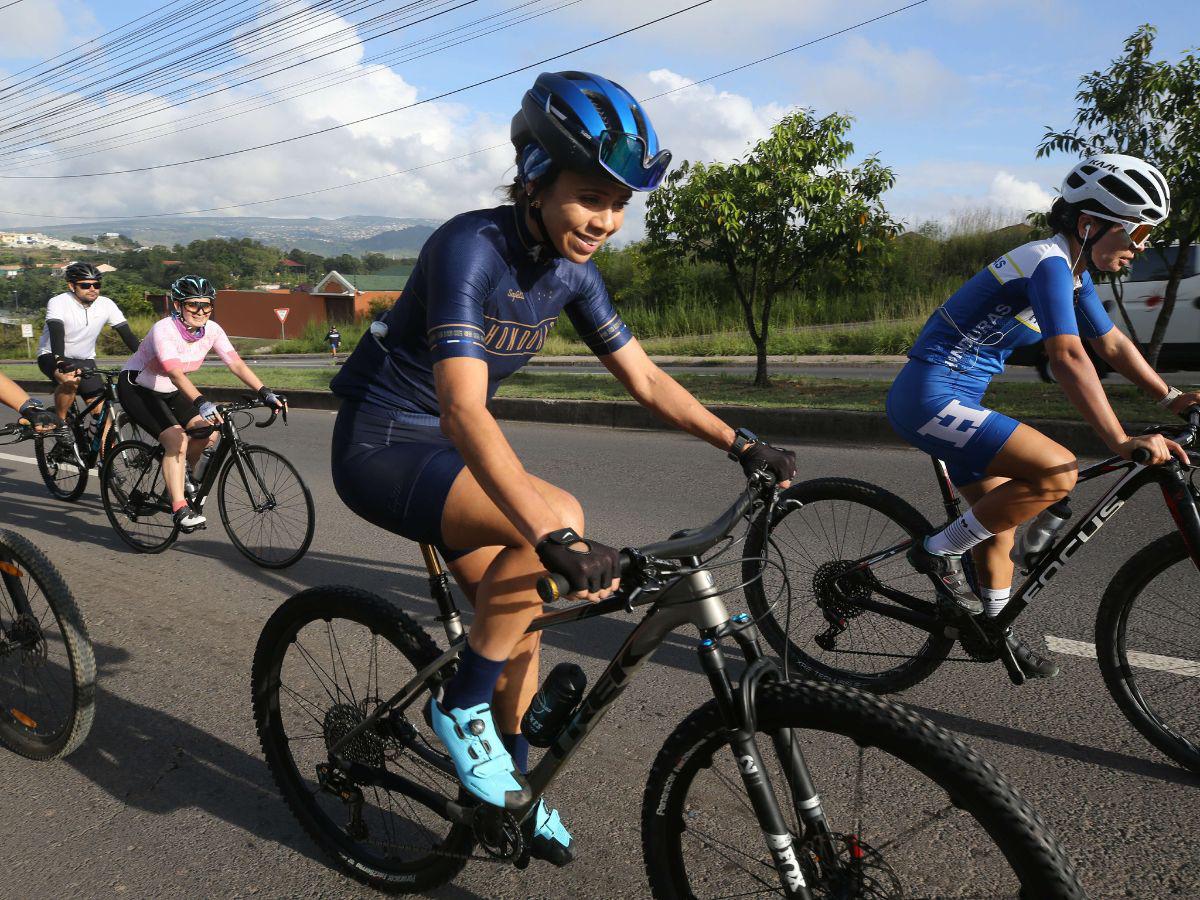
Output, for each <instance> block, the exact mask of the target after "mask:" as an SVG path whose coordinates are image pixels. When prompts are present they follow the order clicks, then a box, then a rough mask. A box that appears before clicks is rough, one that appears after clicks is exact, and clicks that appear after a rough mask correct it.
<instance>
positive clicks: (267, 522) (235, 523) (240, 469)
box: [217, 444, 317, 569]
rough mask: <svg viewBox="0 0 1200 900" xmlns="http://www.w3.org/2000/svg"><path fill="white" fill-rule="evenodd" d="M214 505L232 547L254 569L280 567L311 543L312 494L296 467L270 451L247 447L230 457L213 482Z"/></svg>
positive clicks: (292, 559) (298, 556)
mask: <svg viewBox="0 0 1200 900" xmlns="http://www.w3.org/2000/svg"><path fill="white" fill-rule="evenodd" d="M239 462H240V465H239ZM217 507H218V509H219V510H220V513H221V522H222V524H224V526H225V530H226V531H227V532H228V533H229V539H230V540H231V541H233V546H235V547H237V549H238V551H239V552H240V553H241V554H242V555H243V556H245V557H246V558H247V559H249V560H251V561H253V562H255V563H257V564H258V565H260V566H265V567H266V568H268V569H283V568H286V567H287V566H290V565H292V564H293V563H295V562H298V561H299V560H300V558H301V557H303V556H304V554H305V553H306V552H308V547H309V544H311V543H312V539H313V531H314V529H315V528H316V521H317V513H316V508H315V506H314V505H313V499H312V494H311V493H310V492H309V490H308V485H306V484H305V483H304V480H303V479H302V478H301V477H300V473H299V472H297V471H296V467H295V466H293V465H292V464H291V463H290V462H288V461H287V460H286V459H284V458H283V457H282V456H280V455H279V454H278V453H276V452H275V451H274V450H268V449H267V448H266V447H256V446H253V445H250V444H247V445H245V446H243V447H241V448H240V449H239V451H238V452H237V453H231V454H230V455H229V460H228V462H226V464H225V468H224V469H222V470H221V477H220V481H219V482H218V484H217Z"/></svg>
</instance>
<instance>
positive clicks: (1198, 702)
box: [1096, 532, 1200, 773]
mask: <svg viewBox="0 0 1200 900" xmlns="http://www.w3.org/2000/svg"><path fill="white" fill-rule="evenodd" d="M1177 565H1179V566H1180V569H1179V571H1178V572H1177V573H1174V574H1170V576H1169V577H1167V576H1168V574H1169V571H1170V570H1171V569H1172V567H1174V566H1177ZM1156 580H1158V581H1159V584H1161V585H1164V586H1163V587H1159V588H1157V589H1156V590H1150V589H1152V588H1153V586H1154V583H1155V582H1156ZM1197 580H1200V579H1198V578H1197V572H1196V567H1195V566H1194V565H1193V564H1192V560H1191V556H1190V555H1189V554H1188V549H1187V545H1186V544H1185V543H1184V540H1183V535H1182V534H1180V533H1179V532H1173V533H1171V534H1168V535H1164V536H1163V537H1161V538H1159V539H1158V540H1156V541H1153V542H1152V543H1150V544H1148V545H1147V546H1145V547H1143V548H1142V549H1141V550H1139V551H1138V552H1137V553H1135V554H1134V555H1133V556H1132V557H1130V559H1129V561H1128V562H1126V563H1125V565H1123V566H1121V568H1120V569H1119V570H1118V571H1117V574H1116V575H1115V576H1114V577H1113V580H1112V582H1111V583H1110V584H1109V586H1108V589H1107V590H1105V592H1104V597H1103V598H1102V599H1101V601H1100V611H1099V612H1098V613H1097V615H1096V659H1097V661H1098V662H1099V663H1100V672H1101V674H1102V675H1103V676H1104V684H1105V685H1106V686H1107V687H1108V692H1109V693H1110V694H1112V697H1113V699H1114V700H1116V701H1117V706H1119V707H1120V708H1121V712H1123V713H1124V714H1125V717H1126V718H1127V719H1129V721H1130V722H1131V723H1132V724H1133V727H1134V728H1136V729H1137V730H1138V731H1139V732H1141V734H1142V736H1143V737H1145V738H1146V740H1148V741H1149V742H1150V743H1151V744H1153V745H1154V746H1155V747H1157V748H1158V749H1159V750H1161V751H1162V752H1163V753H1165V754H1166V755H1167V756H1168V757H1170V758H1171V759H1172V760H1174V761H1175V762H1177V763H1178V764H1179V765H1181V766H1183V767H1184V768H1187V769H1190V770H1191V771H1193V772H1197V773H1200V677H1198V676H1200V664H1197V663H1196V662H1194V661H1193V660H1195V659H1196V657H1197V655H1198V654H1200V617H1198V616H1197V613H1196V611H1195V607H1194V602H1195V599H1196V597H1197V595H1200V590H1198V588H1200V585H1197ZM1172 582H1173V583H1172ZM1155 593H1159V594H1162V593H1166V594H1167V595H1168V596H1167V598H1161V597H1156V596H1154V594H1155ZM1139 602H1140V608H1139ZM1164 605H1165V606H1166V607H1167V608H1168V609H1169V612H1170V615H1167V616H1163V615H1160V614H1156V613H1157V609H1156V607H1157V608H1158V609H1161V608H1163V606H1164ZM1189 621H1190V622H1191V623H1192V628H1193V630H1192V631H1191V633H1190V634H1188V633H1187V632H1186V628H1187V624H1188V622H1189ZM1160 685H1168V686H1169V688H1170V692H1171V694H1172V700H1171V703H1170V706H1169V707H1166V706H1164V704H1162V703H1156V702H1155V699H1156V698H1157V697H1158V696H1160Z"/></svg>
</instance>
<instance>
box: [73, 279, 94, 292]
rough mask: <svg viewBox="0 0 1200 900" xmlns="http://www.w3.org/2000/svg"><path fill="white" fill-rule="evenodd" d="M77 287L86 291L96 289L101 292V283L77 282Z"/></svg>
mask: <svg viewBox="0 0 1200 900" xmlns="http://www.w3.org/2000/svg"><path fill="white" fill-rule="evenodd" d="M75 287H77V288H83V289H84V290H85V291H90V290H91V289H92V288H95V289H96V290H100V282H99V281H77V282H75Z"/></svg>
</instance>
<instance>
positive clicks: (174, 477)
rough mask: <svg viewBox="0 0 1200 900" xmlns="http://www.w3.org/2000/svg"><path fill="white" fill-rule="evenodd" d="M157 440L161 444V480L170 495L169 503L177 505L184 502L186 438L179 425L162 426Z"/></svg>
mask: <svg viewBox="0 0 1200 900" xmlns="http://www.w3.org/2000/svg"><path fill="white" fill-rule="evenodd" d="M158 442H159V443H160V444H162V445H163V451H164V452H163V461H162V470H163V481H165V482H166V485H167V492H168V493H169V494H170V495H171V505H172V506H178V505H179V504H180V503H183V502H184V494H183V459H184V452H185V450H186V449H187V444H188V439H187V434H185V433H184V430H183V427H182V426H181V425H172V426H171V427H170V428H164V429H163V430H162V431H160V432H159V434H158Z"/></svg>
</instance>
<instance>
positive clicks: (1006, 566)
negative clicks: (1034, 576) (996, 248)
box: [887, 154, 1200, 678]
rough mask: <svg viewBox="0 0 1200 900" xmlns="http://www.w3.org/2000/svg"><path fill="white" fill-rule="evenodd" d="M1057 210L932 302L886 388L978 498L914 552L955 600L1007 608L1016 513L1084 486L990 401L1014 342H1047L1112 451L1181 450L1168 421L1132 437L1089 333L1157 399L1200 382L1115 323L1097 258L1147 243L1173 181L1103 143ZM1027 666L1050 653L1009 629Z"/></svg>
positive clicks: (1106, 356)
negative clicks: (1171, 372)
mask: <svg viewBox="0 0 1200 900" xmlns="http://www.w3.org/2000/svg"><path fill="white" fill-rule="evenodd" d="M1061 193H1062V196H1060V197H1059V198H1058V199H1057V200H1055V201H1054V205H1053V207H1052V208H1051V210H1050V216H1049V222H1050V226H1051V227H1052V228H1053V229H1054V232H1055V233H1054V235H1053V236H1052V237H1049V238H1046V239H1044V240H1037V241H1031V242H1029V243H1028V244H1024V245H1023V246H1021V247H1018V248H1016V249H1015V250H1012V251H1010V252H1008V253H1005V254H1004V255H1003V256H1001V257H1000V258H999V259H997V260H996V261H995V262H993V263H992V264H991V265H989V266H988V267H987V268H986V269H984V270H983V271H981V272H979V273H978V274H977V275H975V276H974V277H973V278H971V280H970V281H968V282H967V283H966V284H965V285H963V287H962V288H960V289H959V290H958V292H957V293H955V294H954V296H952V297H951V298H950V299H949V300H947V301H946V302H945V303H944V304H943V305H942V306H940V307H938V309H937V310H936V311H935V312H934V313H933V315H932V316H930V318H929V321H928V322H927V323H926V324H925V328H924V329H923V330H922V331H921V334H920V335H919V336H918V337H917V340H916V343H914V344H913V347H912V349H911V350H910V351H909V354H908V356H909V362H908V364H907V365H905V367H904V369H903V370H901V372H900V374H899V375H898V376H897V377H896V381H895V383H894V384H893V385H892V388H891V390H890V391H889V393H888V399H887V414H888V419H889V420H890V421H891V423H892V427H894V428H895V429H896V431H897V432H898V433H899V434H900V435H901V436H902V437H903V438H904V439H905V440H907V441H908V442H909V443H911V444H912V445H913V446H915V447H917V448H919V449H921V450H924V451H925V452H927V453H929V454H931V455H932V456H935V457H937V458H939V459H942V460H944V461H945V462H946V464H947V468H948V470H949V473H950V477H951V479H952V480H953V481H954V483H955V484H956V485H958V487H959V489H960V491H961V493H962V495H963V496H964V497H966V498H967V501H968V502H969V503H971V508H970V509H969V510H968V511H967V512H966V513H965V514H964V515H962V516H961V517H959V518H958V519H956V520H955V521H953V522H951V523H950V524H949V525H948V526H946V527H945V528H943V529H942V530H940V531H938V532H937V533H935V534H933V535H930V536H928V537H926V538H925V540H924V542H923V543H921V542H918V543H916V544H914V546H913V548H912V549H911V550H910V551H909V560H910V561H911V562H912V563H913V565H914V566H915V567H916V568H917V570H918V571H921V572H925V573H929V574H932V575H934V576H935V577H937V578H939V579H940V580H941V582H942V583H943V584H944V585H945V586H946V588H947V593H948V595H949V596H950V597H951V598H953V600H954V603H955V604H956V605H957V607H958V608H959V609H962V610H963V611H965V612H968V613H971V614H977V613H980V612H984V611H985V610H986V612H987V614H988V615H990V616H996V615H999V613H1000V611H1001V610H1002V609H1003V608H1004V605H1005V603H1007V602H1008V598H1009V595H1010V593H1011V590H1012V577H1013V563H1012V560H1011V558H1010V552H1011V550H1012V547H1013V542H1014V541H1013V538H1014V534H1015V531H1016V528H1017V526H1018V525H1020V524H1021V523H1022V522H1026V521H1028V520H1029V519H1032V518H1033V517H1034V516H1035V515H1037V514H1038V513H1039V512H1041V511H1042V510H1043V509H1046V508H1047V507H1049V506H1051V505H1052V504H1054V503H1055V502H1056V501H1058V500H1060V499H1062V498H1063V497H1065V496H1066V495H1067V494H1068V493H1070V491H1071V489H1072V488H1073V487H1074V486H1075V477H1076V474H1077V467H1076V461H1075V457H1074V456H1073V455H1072V454H1071V452H1070V451H1069V450H1067V449H1066V448H1065V447H1062V446H1060V445H1059V444H1057V443H1056V442H1054V441H1052V440H1050V438H1048V437H1046V436H1045V435H1044V434H1042V433H1041V432H1039V431H1037V430H1036V429H1034V428H1031V427H1029V426H1028V425H1025V424H1022V423H1020V422H1018V421H1016V420H1015V419H1012V418H1010V417H1008V416H1006V415H1004V414H1002V413H998V412H996V411H995V410H992V409H988V408H987V407H986V406H984V405H983V401H982V398H983V394H984V391H986V390H987V387H988V384H989V382H990V381H991V379H992V376H993V375H996V374H997V373H999V372H1002V371H1004V361H1005V359H1007V357H1008V356H1009V354H1010V353H1012V351H1013V349H1014V348H1015V347H1019V346H1022V345H1025V344H1032V343H1034V342H1036V341H1038V340H1042V341H1044V342H1045V347H1046V353H1047V355H1048V357H1049V359H1050V367H1051V369H1052V371H1053V372H1054V375H1055V377H1056V379H1057V380H1058V382H1059V384H1060V385H1061V386H1062V389H1063V391H1064V392H1065V393H1066V395H1067V397H1068V398H1069V399H1070V401H1071V403H1072V404H1073V405H1074V406H1075V407H1076V409H1078V410H1079V411H1080V413H1081V414H1082V415H1083V417H1084V418H1085V419H1086V420H1087V421H1088V423H1089V424H1090V425H1091V426H1092V427H1093V428H1094V429H1095V430H1096V433H1097V434H1098V435H1099V436H1100V437H1101V438H1102V439H1103V440H1104V442H1105V444H1107V445H1108V447H1109V448H1110V449H1111V450H1112V452H1113V453H1117V454H1120V455H1121V456H1122V457H1124V458H1125V459H1129V458H1130V457H1131V455H1132V454H1133V451H1134V450H1136V449H1137V448H1139V447H1143V448H1145V449H1146V450H1148V451H1149V452H1150V455H1151V462H1152V463H1161V462H1165V461H1166V460H1167V459H1169V458H1170V456H1171V455H1172V454H1174V455H1175V456H1177V457H1178V458H1179V459H1180V460H1181V461H1183V462H1186V461H1187V456H1186V454H1185V452H1184V450H1183V449H1182V448H1181V447H1180V446H1179V445H1178V444H1176V443H1175V442H1174V441H1171V440H1168V439H1167V438H1165V437H1163V436H1161V435H1147V436H1141V437H1130V436H1129V435H1127V434H1126V433H1125V432H1124V431H1123V430H1122V428H1121V423H1120V422H1119V421H1118V420H1117V417H1116V415H1115V414H1114V413H1113V410H1112V407H1111V406H1110V405H1109V403H1108V398H1107V397H1106V396H1105V394H1104V389H1103V387H1102V386H1101V384H1100V379H1099V377H1098V376H1097V374H1096V369H1095V367H1094V366H1093V365H1092V363H1091V360H1090V359H1089V358H1088V355H1087V352H1086V350H1085V349H1084V347H1083V343H1082V341H1081V340H1080V338H1081V337H1083V338H1086V339H1087V340H1088V342H1089V343H1090V344H1091V346H1092V348H1093V349H1094V350H1095V352H1096V353H1097V354H1098V355H1099V356H1100V357H1101V358H1102V359H1103V360H1104V361H1105V362H1107V363H1108V364H1109V365H1110V366H1112V368H1113V369H1115V370H1116V371H1117V372H1119V373H1121V374H1122V375H1124V376H1125V377H1126V378H1128V379H1129V380H1130V381H1131V382H1133V383H1134V384H1136V385H1137V386H1138V387H1140V388H1141V389H1142V390H1143V391H1144V392H1145V393H1146V394H1147V395H1148V396H1149V397H1150V398H1152V399H1153V400H1155V401H1156V402H1157V403H1158V405H1159V406H1162V407H1164V408H1169V409H1171V410H1172V411H1173V412H1182V411H1183V410H1185V409H1187V407H1188V406H1190V405H1191V404H1193V403H1197V402H1200V392H1191V393H1184V392H1181V391H1180V390H1178V389H1177V388H1173V387H1170V386H1169V385H1167V383H1166V382H1164V381H1163V380H1162V378H1160V377H1159V376H1158V375H1157V374H1156V373H1155V372H1154V370H1153V369H1151V368H1150V365H1149V364H1148V363H1147V362H1146V360H1145V358H1144V357H1143V356H1142V354H1141V352H1140V351H1139V350H1138V349H1137V347H1136V346H1135V345H1134V344H1133V342H1132V341H1130V340H1129V339H1128V338H1127V337H1125V335H1123V334H1122V333H1121V332H1120V331H1118V330H1117V329H1116V328H1114V327H1113V323H1112V321H1111V320H1110V319H1109V317H1108V314H1107V313H1106V312H1105V310H1104V306H1103V305H1102V304H1101V302H1100V299H1099V298H1098V297H1097V296H1096V289H1095V286H1094V285H1093V283H1092V276H1091V274H1090V272H1089V271H1088V270H1089V269H1092V270H1096V271H1099V272H1116V271H1118V270H1120V269H1121V268H1122V267H1124V266H1127V265H1128V264H1129V263H1130V262H1131V261H1132V260H1133V258H1134V255H1135V254H1136V253H1140V252H1142V250H1144V249H1145V246H1146V240H1147V238H1148V237H1149V234H1150V232H1151V230H1152V229H1153V228H1154V226H1156V225H1158V224H1160V223H1161V222H1162V221H1163V220H1165V219H1166V217H1167V215H1168V213H1169V212H1170V205H1171V195H1170V190H1169V188H1168V187H1167V183H1166V181H1165V180H1164V179H1163V177H1162V175H1161V174H1160V173H1159V172H1158V170H1157V169H1155V168H1154V167H1153V166H1151V165H1149V164H1148V163H1145V162H1143V161H1141V160H1139V159H1135V158H1134V157H1131V156H1124V155H1120V154H1101V155H1098V156H1093V157H1090V158H1088V159H1084V160H1083V161H1081V162H1080V163H1078V164H1077V165H1076V166H1074V167H1073V168H1072V169H1071V171H1070V172H1069V173H1068V174H1067V177H1066V179H1065V180H1064V181H1063V184H1062V191H1061ZM967 551H973V557H974V560H975V563H976V570H977V571H978V573H979V588H980V593H981V594H982V595H983V596H982V601H983V602H981V601H980V598H977V597H976V596H975V595H974V594H973V593H972V592H971V590H970V588H969V587H968V586H967V584H966V579H965V577H964V576H963V570H962V564H961V559H962V554H963V553H966V552H967ZM1007 640H1008V643H1009V646H1010V647H1011V648H1012V650H1013V653H1014V655H1015V656H1016V659H1017V661H1018V662H1019V663H1020V665H1021V668H1022V669H1023V670H1024V671H1025V673H1026V675H1030V676H1034V677H1043V678H1046V677H1053V676H1055V675H1057V674H1058V666H1056V665H1055V664H1054V662H1053V661H1052V660H1051V659H1049V658H1047V657H1045V656H1043V655H1042V654H1041V653H1038V652H1036V651H1034V650H1033V649H1032V648H1031V647H1029V646H1028V645H1027V644H1025V643H1024V642H1023V641H1021V640H1020V639H1019V638H1018V637H1017V636H1016V635H1015V634H1014V633H1012V632H1011V630H1010V631H1009V633H1008V635H1007Z"/></svg>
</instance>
